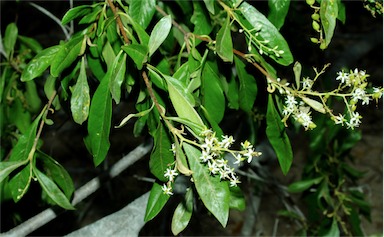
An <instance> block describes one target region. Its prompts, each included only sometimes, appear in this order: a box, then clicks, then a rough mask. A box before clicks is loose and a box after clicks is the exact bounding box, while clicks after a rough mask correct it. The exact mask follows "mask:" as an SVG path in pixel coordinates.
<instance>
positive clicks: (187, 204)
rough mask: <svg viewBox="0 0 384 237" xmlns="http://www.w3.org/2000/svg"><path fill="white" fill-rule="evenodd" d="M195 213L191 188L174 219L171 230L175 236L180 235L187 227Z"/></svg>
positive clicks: (177, 208)
mask: <svg viewBox="0 0 384 237" xmlns="http://www.w3.org/2000/svg"><path fill="white" fill-rule="evenodd" d="M192 211H193V192H192V189H191V188H189V189H188V190H187V193H186V194H185V197H184V200H183V201H181V202H180V203H179V205H177V207H176V210H175V212H174V213H173V217H172V224H171V230H172V234H173V235H175V236H176V235H178V234H179V233H180V232H181V231H183V230H184V229H185V228H186V227H187V226H188V223H189V221H190V220H191V217H192Z"/></svg>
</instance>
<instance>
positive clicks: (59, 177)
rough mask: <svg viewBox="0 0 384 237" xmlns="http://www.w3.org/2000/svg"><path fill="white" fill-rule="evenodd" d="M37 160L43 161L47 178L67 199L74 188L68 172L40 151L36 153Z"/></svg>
mask: <svg viewBox="0 0 384 237" xmlns="http://www.w3.org/2000/svg"><path fill="white" fill-rule="evenodd" d="M38 158H40V159H41V160H42V161H43V164H44V169H45V172H46V174H47V176H48V177H50V178H51V179H52V180H53V181H54V182H55V183H56V184H57V185H58V186H59V187H60V188H61V190H63V192H64V194H65V196H66V197H67V198H68V199H69V198H70V197H71V195H72V194H73V191H74V190H75V187H74V185H73V182H72V179H71V176H70V175H69V174H68V172H67V171H66V170H65V169H64V167H63V166H62V165H60V164H59V163H58V162H57V161H56V160H54V159H53V158H52V157H50V156H49V155H47V154H45V153H43V152H41V151H39V152H38Z"/></svg>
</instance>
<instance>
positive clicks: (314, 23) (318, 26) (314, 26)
mask: <svg viewBox="0 0 384 237" xmlns="http://www.w3.org/2000/svg"><path fill="white" fill-rule="evenodd" d="M312 28H313V29H314V30H315V31H320V25H319V23H317V21H312Z"/></svg>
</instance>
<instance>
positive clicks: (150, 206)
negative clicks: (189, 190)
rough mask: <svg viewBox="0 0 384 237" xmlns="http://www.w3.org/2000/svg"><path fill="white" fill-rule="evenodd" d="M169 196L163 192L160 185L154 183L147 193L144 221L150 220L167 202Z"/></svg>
mask: <svg viewBox="0 0 384 237" xmlns="http://www.w3.org/2000/svg"><path fill="white" fill-rule="evenodd" d="M168 199H169V196H168V195H167V194H164V193H163V190H162V189H161V185H160V184H158V183H154V184H153V186H152V189H151V192H150V194H149V198H148V203H147V208H146V210H145V217H144V221H145V222H147V221H150V220H152V219H153V218H154V217H155V216H157V214H159V213H160V211H161V210H162V209H163V207H164V206H165V204H166V203H167V201H168Z"/></svg>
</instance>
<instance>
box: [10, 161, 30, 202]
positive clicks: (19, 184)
mask: <svg viewBox="0 0 384 237" xmlns="http://www.w3.org/2000/svg"><path fill="white" fill-rule="evenodd" d="M31 179H32V170H31V164H28V165H26V166H25V167H24V168H23V169H22V170H21V171H20V172H19V173H17V174H16V175H15V176H13V177H12V178H11V179H10V180H9V187H10V189H11V194H12V198H13V201H14V202H18V201H19V200H20V199H21V198H22V197H23V196H24V195H25V194H26V193H27V191H28V188H29V186H30V184H31Z"/></svg>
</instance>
